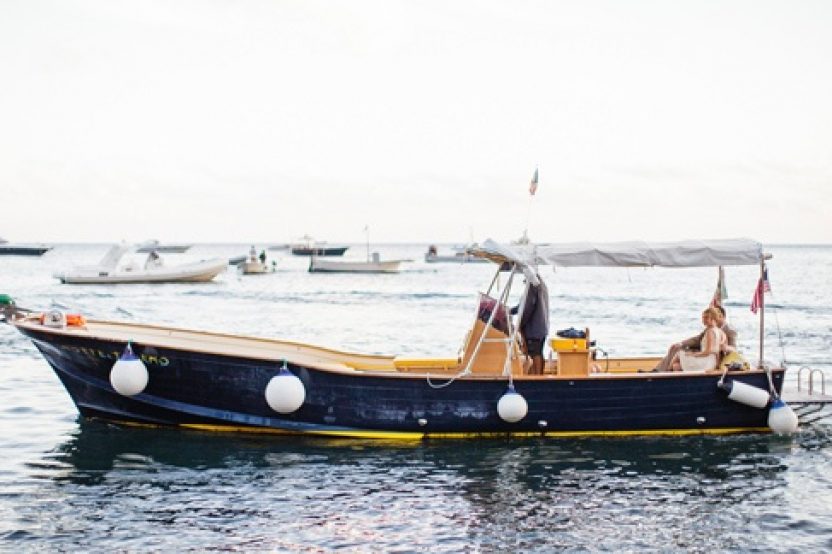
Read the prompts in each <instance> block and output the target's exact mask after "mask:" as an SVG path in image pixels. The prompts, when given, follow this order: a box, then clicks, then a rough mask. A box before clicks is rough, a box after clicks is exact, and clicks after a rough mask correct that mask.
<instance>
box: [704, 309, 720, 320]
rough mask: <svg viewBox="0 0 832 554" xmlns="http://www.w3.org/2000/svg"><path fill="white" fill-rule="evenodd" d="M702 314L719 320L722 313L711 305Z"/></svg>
mask: <svg viewBox="0 0 832 554" xmlns="http://www.w3.org/2000/svg"><path fill="white" fill-rule="evenodd" d="M702 315H707V316H709V317H710V318H711V319H713V320H714V321H719V316H721V315H722V314H720V313H719V310H717V309H716V308H714V307H713V306H711V307H710V308H708V309H706V310H705V311H704V312H702Z"/></svg>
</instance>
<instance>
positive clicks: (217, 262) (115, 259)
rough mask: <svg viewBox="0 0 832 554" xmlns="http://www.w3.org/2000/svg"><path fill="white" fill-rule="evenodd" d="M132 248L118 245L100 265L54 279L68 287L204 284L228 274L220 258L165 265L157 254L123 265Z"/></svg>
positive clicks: (223, 261) (106, 255)
mask: <svg viewBox="0 0 832 554" xmlns="http://www.w3.org/2000/svg"><path fill="white" fill-rule="evenodd" d="M131 249H132V248H131V247H130V246H129V245H127V244H116V245H114V246H113V247H111V248H110V250H108V251H107V253H106V254H105V255H104V258H102V259H101V261H100V262H99V263H98V264H97V265H93V266H78V267H74V268H72V269H70V270H68V271H64V272H59V273H55V274H54V277H55V278H56V279H58V280H60V281H61V283H67V284H78V285H86V284H132V283H204V282H208V281H211V280H212V279H213V278H214V277H216V276H217V275H219V274H220V273H222V272H223V271H225V268H226V265H227V261H226V260H223V259H219V258H214V259H210V260H201V261H198V262H192V263H185V264H179V265H172V266H166V265H164V263H163V262H162V259H161V258H160V257H159V255H158V254H157V253H156V252H155V251H154V252H151V253H150V254H149V255H148V256H147V259H146V260H145V262H144V264H142V265H139V264H138V263H135V262H134V261H129V262H127V263H125V264H120V261H121V259H122V257H123V256H124V254H126V253H127V252H128V251H130V250H131Z"/></svg>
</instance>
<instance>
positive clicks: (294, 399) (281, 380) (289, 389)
mask: <svg viewBox="0 0 832 554" xmlns="http://www.w3.org/2000/svg"><path fill="white" fill-rule="evenodd" d="M304 400H306V387H304V386H303V381H301V380H300V379H298V378H297V376H295V375H293V374H292V373H291V372H290V371H289V370H288V369H287V368H286V362H283V367H282V368H280V373H278V374H277V375H275V376H274V377H272V378H271V379H270V380H269V384H268V385H266V403H267V404H268V405H269V408H271V409H272V410H274V411H275V412H277V413H279V414H291V413H292V412H294V411H296V410H297V409H298V408H300V407H301V406H302V405H303V402H304Z"/></svg>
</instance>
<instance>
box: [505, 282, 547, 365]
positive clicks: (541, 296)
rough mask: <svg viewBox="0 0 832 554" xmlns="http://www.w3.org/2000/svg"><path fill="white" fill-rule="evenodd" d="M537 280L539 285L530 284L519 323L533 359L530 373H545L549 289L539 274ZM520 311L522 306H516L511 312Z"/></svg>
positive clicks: (525, 343) (528, 353)
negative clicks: (544, 348)
mask: <svg viewBox="0 0 832 554" xmlns="http://www.w3.org/2000/svg"><path fill="white" fill-rule="evenodd" d="M537 281H538V284H537V285H534V284H531V283H530V284H529V285H528V289H527V290H526V301H525V305H524V306H523V307H522V310H523V313H522V315H521V316H520V322H519V323H518V327H519V329H520V333H521V334H522V335H523V344H524V345H525V347H526V355H528V356H529V357H530V358H531V360H532V365H531V367H530V368H529V375H543V363H544V360H543V345H544V344H545V343H546V337H547V336H548V335H549V290H548V289H547V288H546V283H544V282H543V279H541V278H540V276H539V275H538V276H537ZM519 311H520V306H516V307H515V308H513V309H512V310H511V313H513V314H516V313H518V312H519Z"/></svg>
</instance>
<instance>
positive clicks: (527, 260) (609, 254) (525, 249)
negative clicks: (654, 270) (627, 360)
mask: <svg viewBox="0 0 832 554" xmlns="http://www.w3.org/2000/svg"><path fill="white" fill-rule="evenodd" d="M472 254H474V255H475V256H480V257H483V258H487V259H489V260H492V261H494V262H497V263H506V262H507V263H516V264H518V265H519V266H520V267H521V269H523V270H524V273H527V269H528V268H529V267H530V266H534V265H536V264H546V265H552V266H555V267H715V266H720V265H757V264H759V263H760V261H761V260H762V259H763V247H762V245H761V244H760V243H759V242H756V241H753V240H750V239H722V240H686V241H681V242H638V241H632V242H610V243H589V242H574V243H562V244H528V245H514V244H512V245H507V244H499V243H497V242H494V241H493V240H491V239H488V240H486V241H485V243H484V244H483V245H482V247H480V248H477V249H475V250H473V251H472Z"/></svg>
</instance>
